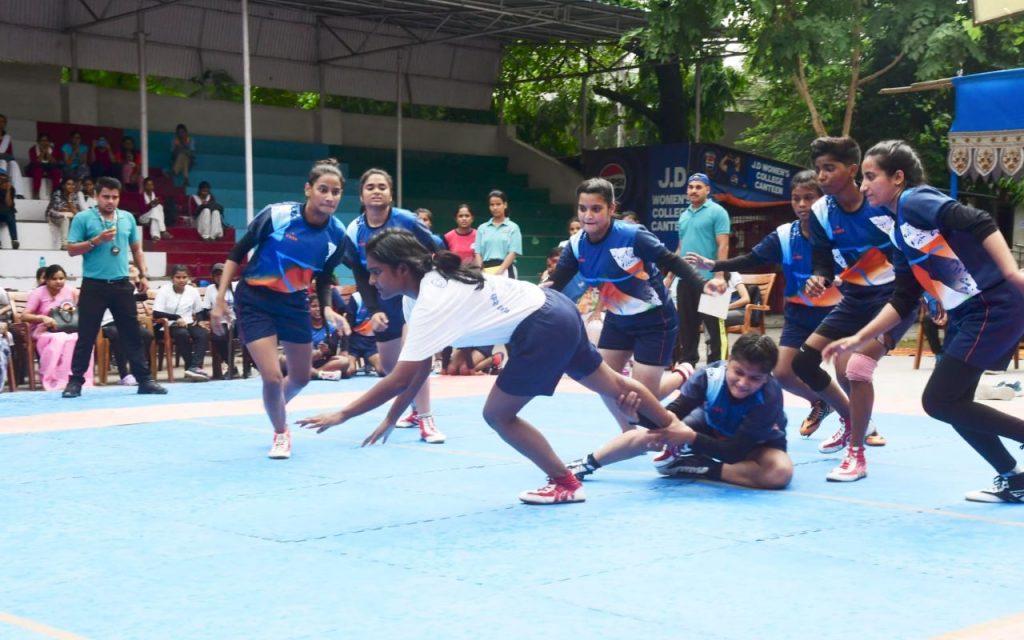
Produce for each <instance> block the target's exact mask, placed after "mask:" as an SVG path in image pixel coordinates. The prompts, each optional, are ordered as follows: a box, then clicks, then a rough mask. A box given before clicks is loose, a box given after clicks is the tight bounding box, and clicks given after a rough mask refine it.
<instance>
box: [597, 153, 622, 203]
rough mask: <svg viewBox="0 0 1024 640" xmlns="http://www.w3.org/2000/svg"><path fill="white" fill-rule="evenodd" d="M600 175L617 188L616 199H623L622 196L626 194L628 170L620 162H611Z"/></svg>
mask: <svg viewBox="0 0 1024 640" xmlns="http://www.w3.org/2000/svg"><path fill="white" fill-rule="evenodd" d="M598 175H599V176H600V177H602V178H604V179H605V180H607V181H608V182H610V183H612V186H613V187H615V198H616V199H621V198H622V194H624V193H626V184H627V183H626V170H625V169H623V168H622V165H621V164H619V163H618V162H609V163H608V164H606V165H604V167H603V168H602V169H601V171H600V173H598Z"/></svg>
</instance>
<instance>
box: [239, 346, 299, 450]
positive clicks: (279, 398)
mask: <svg viewBox="0 0 1024 640" xmlns="http://www.w3.org/2000/svg"><path fill="white" fill-rule="evenodd" d="M303 347H304V348H305V351H304V352H302V350H301V348H303ZM247 348H248V349H249V355H251V356H252V360H253V362H254V363H255V364H256V368H257V369H259V372H260V378H262V379H263V408H264V409H265V410H266V412H267V417H268V418H270V424H271V425H273V427H274V431H275V432H276V433H284V432H286V431H287V430H288V422H287V417H286V414H285V405H287V404H288V400H291V399H292V398H293V397H295V394H297V393H298V392H299V390H300V389H302V387H304V386H305V385H306V383H307V382H309V357H310V356H309V354H310V352H311V350H312V345H310V344H309V343H307V344H305V345H298V344H295V343H290V342H286V343H284V348H285V358H286V361H287V363H288V372H289V374H288V379H287V382H286V381H285V377H284V375H282V374H281V366H280V364H279V363H278V356H277V337H276V336H268V337H266V338H260V339H259V340H256V341H254V342H251V343H249V344H248V345H247ZM293 376H295V377H294V378H293ZM303 378H304V379H305V381H304V382H302V379H303Z"/></svg>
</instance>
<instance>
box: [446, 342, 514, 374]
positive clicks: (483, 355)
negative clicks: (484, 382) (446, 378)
mask: <svg viewBox="0 0 1024 640" xmlns="http://www.w3.org/2000/svg"><path fill="white" fill-rule="evenodd" d="M501 361H502V355H501V354H500V353H494V347H461V348H459V349H455V350H454V351H452V357H451V360H449V361H448V369H447V373H448V375H450V376H480V375H484V374H485V373H492V374H494V375H497V374H498V370H499V369H500V368H501Z"/></svg>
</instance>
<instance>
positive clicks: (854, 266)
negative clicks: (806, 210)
mask: <svg viewBox="0 0 1024 640" xmlns="http://www.w3.org/2000/svg"><path fill="white" fill-rule="evenodd" d="M811 213H812V215H811V219H810V223H811V224H810V232H811V244H812V245H813V246H816V247H827V248H829V249H832V254H833V257H834V259H835V261H836V263H837V264H838V265H839V266H840V267H841V268H842V269H843V271H842V273H840V274H839V277H840V278H842V280H843V282H845V283H850V284H855V285H859V286H862V287H877V286H881V285H885V284H889V283H891V282H893V281H894V280H895V279H896V273H895V270H894V268H893V260H894V259H897V260H898V259H900V256H899V255H898V252H895V253H896V254H897V255H896V256H894V255H893V254H894V250H893V244H892V239H891V237H890V235H889V234H890V232H891V231H892V228H893V225H894V221H893V219H892V216H891V215H889V212H888V211H886V210H885V209H884V208H883V207H872V206H871V205H869V204H868V202H867V200H865V201H864V202H863V204H861V207H860V209H858V210H857V211H855V212H853V213H847V212H846V211H843V209H842V207H840V206H839V203H838V202H836V199H835V198H834V197H833V196H825V197H824V198H820V199H819V200H818V201H817V202H815V203H814V205H812V207H811ZM904 266H905V264H904Z"/></svg>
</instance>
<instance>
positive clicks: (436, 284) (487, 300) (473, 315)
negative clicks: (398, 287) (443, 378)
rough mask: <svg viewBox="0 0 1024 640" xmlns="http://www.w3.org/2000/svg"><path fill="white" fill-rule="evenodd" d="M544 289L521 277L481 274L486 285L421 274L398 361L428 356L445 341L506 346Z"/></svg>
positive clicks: (541, 299) (458, 344)
mask: <svg viewBox="0 0 1024 640" xmlns="http://www.w3.org/2000/svg"><path fill="white" fill-rule="evenodd" d="M544 300H545V296H544V291H542V290H541V289H540V288H539V287H538V286H537V285H535V284H532V283H530V282H525V281H523V280H512V279H511V278H499V277H495V276H491V275H486V274H485V275H484V286H483V288H482V289H479V290H477V289H476V285H472V284H466V283H463V282H458V281H456V280H445V279H444V277H443V276H442V275H441V274H440V273H438V272H437V271H431V272H430V273H428V274H426V275H425V276H423V280H422V281H421V282H420V293H419V296H418V297H417V298H416V303H415V305H413V307H412V311H411V313H410V312H408V311H407V312H406V319H407V321H408V325H409V333H408V335H407V336H406V337H405V344H404V345H403V346H402V353H401V354H400V355H399V356H398V359H399V360H403V361H412V362H418V361H421V360H426V359H428V358H430V357H431V356H433V355H434V354H435V353H437V352H438V351H440V350H442V349H444V348H445V347H447V346H448V345H452V346H455V347H473V346H477V345H491V344H507V343H508V341H509V339H510V338H511V337H512V332H513V331H515V330H516V327H518V326H519V323H520V322H522V321H523V320H525V319H526V317H527V316H529V315H530V314H531V313H533V312H534V311H536V310H537V309H540V308H541V306H543V304H544Z"/></svg>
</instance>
